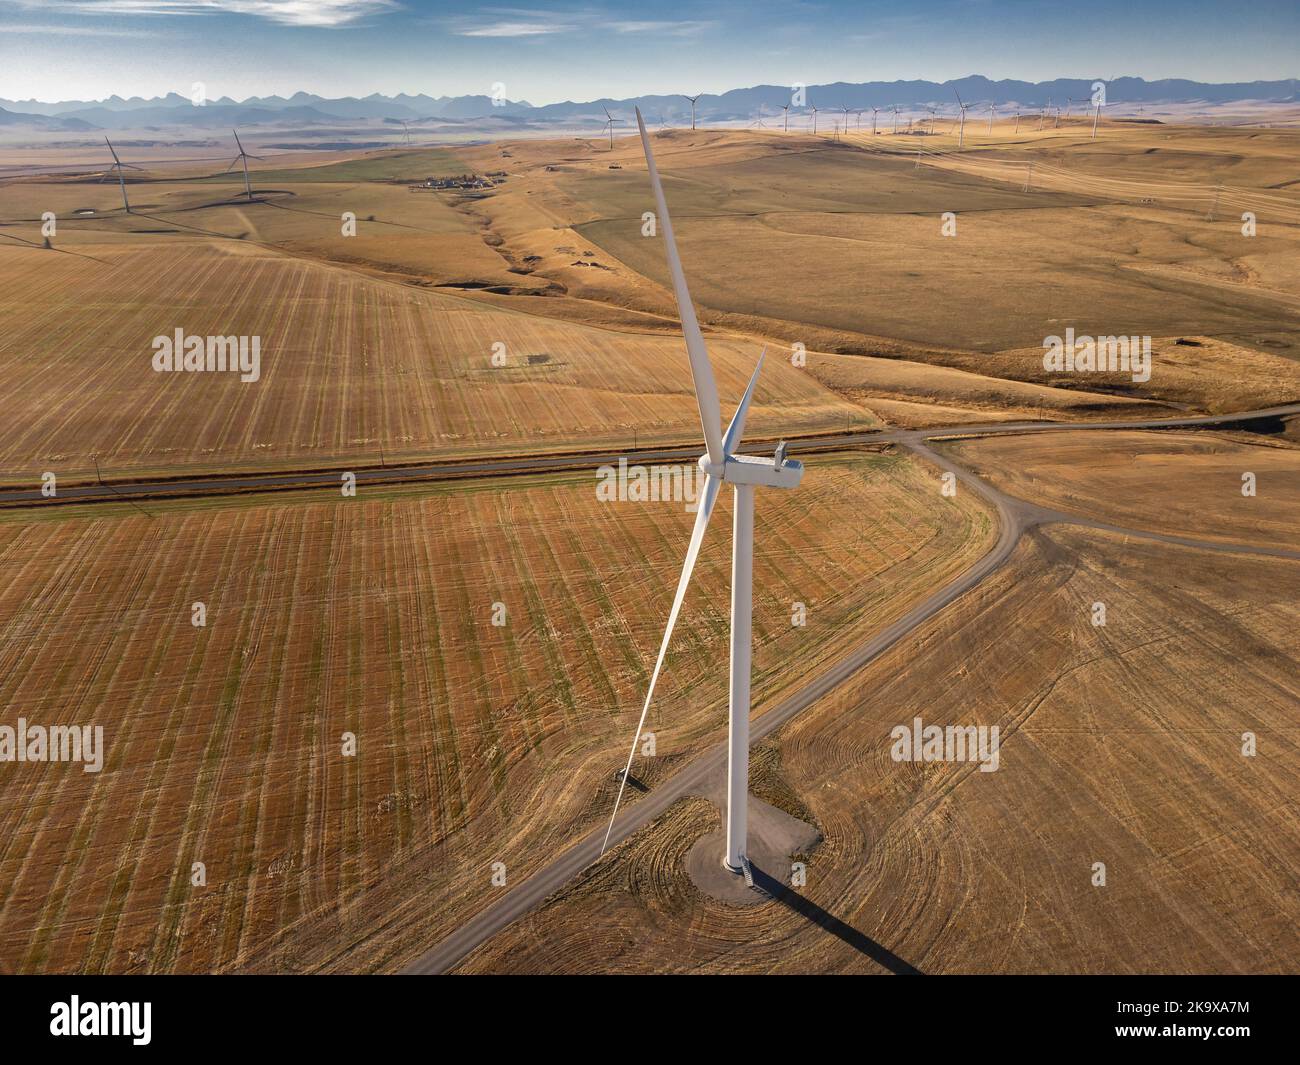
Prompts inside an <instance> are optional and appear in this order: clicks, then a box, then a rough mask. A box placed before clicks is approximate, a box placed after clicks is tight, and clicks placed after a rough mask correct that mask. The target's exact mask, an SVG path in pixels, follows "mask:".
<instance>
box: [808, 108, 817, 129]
mask: <svg viewBox="0 0 1300 1065" xmlns="http://www.w3.org/2000/svg"><path fill="white" fill-rule="evenodd" d="M808 106H809V107H810V108H811V109H812V113H813V133H814V134H815V133H816V132H817V105H816V104H809V105H808Z"/></svg>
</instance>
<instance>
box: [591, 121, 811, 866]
mask: <svg viewBox="0 0 1300 1065" xmlns="http://www.w3.org/2000/svg"><path fill="white" fill-rule="evenodd" d="M636 123H637V127H638V128H639V129H640V131H641V147H642V148H643V149H644V151H645V161H646V169H648V170H649V171H650V184H651V187H652V188H653V189H654V195H655V205H656V206H657V207H658V209H659V224H660V226H661V227H662V229H663V235H664V250H665V251H666V252H667V255H668V273H669V274H670V276H671V277H672V281H673V293H674V295H675V296H676V298H677V316H678V318H680V319H681V323H682V334H683V336H684V337H685V340H686V353H687V355H688V356H689V358H690V365H691V379H692V381H693V382H694V385H695V400H696V403H697V404H698V406H699V409H700V423H701V425H702V426H703V429H704V446H705V454H704V455H703V456H701V458H700V468H701V469H703V470H704V472H705V474H706V475H707V478H706V480H705V483H704V491H703V492H702V493H701V496H700V501H699V509H698V510H697V511H696V514H695V528H694V529H692V530H691V540H690V544H689V545H688V546H687V548H686V560H685V562H684V563H683V564H682V574H681V577H680V578H678V581H677V594H676V596H674V598H673V606H672V610H671V611H669V614H668V624H667V626H666V627H665V628H664V638H663V641H662V642H661V643H660V645H659V657H658V659H656V661H655V668H654V672H653V673H652V674H651V675H650V687H649V689H648V690H647V692H646V697H645V704H644V705H643V706H642V708H641V719H640V721H638V722H637V727H636V735H635V736H633V737H632V750H631V751H630V752H629V753H628V756H627V765H626V766H625V767H624V769H623V776H622V780H621V781H620V783H619V787H618V798H617V799H616V800H615V801H614V812H613V814H611V815H610V819H609V829H608V830H606V832H605V842H604V843H603V844H602V845H601V853H602V854H603V853H604V851H605V847H606V846H607V845H608V844H609V836H610V833H611V832H612V831H613V830H614V819H615V818H616V817H617V816H618V807H619V803H620V802H622V799H623V789H624V787H626V785H627V778H628V776H629V775H630V774H631V772H632V759H633V758H635V757H636V751H637V745H638V744H639V743H640V741H641V729H642V728H643V727H644V725H645V719H646V713H647V711H649V709H650V700H651V698H652V697H653V695H654V690H655V683H656V682H657V681H658V679H659V672H660V670H661V669H662V667H663V664H664V654H665V653H666V652H667V650H668V642H669V640H670V639H671V638H672V634H673V628H674V627H675V626H676V624H677V616H678V614H679V613H680V612H681V608H682V600H683V599H684V598H685V597H686V589H687V587H688V586H689V585H690V582H691V573H692V572H693V571H694V569H695V560H696V558H697V557H698V556H699V553H700V545H701V544H702V543H703V541H704V532H705V530H706V529H707V528H708V525H709V517H710V515H711V514H712V513H713V505H714V503H716V502H717V499H718V492H719V491H720V490H721V488H722V485H723V483H724V482H726V483H729V484H730V485H731V486H732V488H733V491H734V492H735V516H734V526H733V530H734V531H733V534H732V554H731V684H730V695H729V699H728V731H727V843H726V848H727V849H726V854H725V855H724V856H723V864H724V865H725V866H726V868H727V869H729V870H730V871H731V872H733V873H738V874H739V873H743V872H745V870H746V866H747V865H748V860H749V859H748V855H747V851H748V844H747V837H748V826H747V815H748V812H749V810H748V807H749V681H750V664H751V658H750V656H751V653H752V651H753V646H752V644H753V640H752V636H751V628H750V626H751V623H752V620H753V581H754V489H755V488H758V487H764V488H794V487H795V486H796V485H797V484H798V483H799V481H800V479H801V478H802V477H803V466H802V464H801V463H799V462H796V461H794V460H793V459H787V458H786V457H785V444H784V443H782V444H781V445H779V446H778V447H777V449H776V455H775V456H774V457H773V458H771V459H769V458H761V457H759V456H757V455H739V454H737V453H736V448H738V447H739V446H740V442H741V437H742V436H743V435H744V431H745V415H746V414H747V413H748V412H749V404H750V401H751V400H752V399H753V398H754V387H755V386H756V385H757V384H758V374H759V371H760V370H761V369H762V367H763V356H762V355H759V357H758V365H757V366H755V367H754V375H753V376H752V377H751V378H750V379H749V386H748V387H747V388H746V389H745V394H744V396H742V397H741V400H740V405H739V406H737V407H736V413H735V414H734V415H733V416H732V418H731V424H730V425H729V426H728V427H727V431H726V433H725V434H724V433H723V432H722V419H721V417H720V412H719V409H718V386H717V383H716V382H715V381H714V378H713V367H712V366H711V365H710V363H709V353H708V350H707V349H706V347H705V345H704V336H703V334H702V333H701V332H700V326H699V322H698V321H697V320H696V317H695V308H694V306H693V305H692V303H691V295H690V292H689V291H687V288H686V276H685V275H684V274H683V273H682V263H681V260H680V259H679V258H678V255H677V243H676V241H675V240H674V238H673V226H672V222H671V220H670V219H669V217H668V204H667V202H666V201H665V200H664V189H663V185H662V184H661V183H660V181H659V171H658V170H657V169H656V168H655V161H654V155H653V153H652V152H651V151H650V138H649V136H648V135H647V134H646V129H645V123H644V122H643V121H642V120H641V111H640V109H639V108H638V109H637V113H636Z"/></svg>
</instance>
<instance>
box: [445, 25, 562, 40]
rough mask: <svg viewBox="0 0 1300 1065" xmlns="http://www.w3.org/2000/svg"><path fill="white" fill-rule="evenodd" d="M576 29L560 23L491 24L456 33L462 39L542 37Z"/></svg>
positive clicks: (471, 27) (469, 27) (470, 27)
mask: <svg viewBox="0 0 1300 1065" xmlns="http://www.w3.org/2000/svg"><path fill="white" fill-rule="evenodd" d="M574 28H575V27H573V26H566V25H562V24H560V23H558V22H489V23H486V24H485V25H481V26H468V27H465V28H464V29H460V30H456V31H454V32H456V33H457V34H459V35H460V36H461V37H542V36H545V35H546V34H548V33H568V32H570V31H571V30H573V29H574Z"/></svg>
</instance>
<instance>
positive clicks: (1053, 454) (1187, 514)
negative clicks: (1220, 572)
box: [940, 431, 1300, 549]
mask: <svg viewBox="0 0 1300 1065" xmlns="http://www.w3.org/2000/svg"><path fill="white" fill-rule="evenodd" d="M940 446H941V448H942V449H943V450H945V451H948V452H949V453H951V454H952V455H953V457H954V458H956V459H957V460H958V461H959V462H961V463H963V464H964V465H966V466H968V467H970V468H971V469H973V470H975V471H977V472H978V473H979V474H980V475H981V476H983V477H985V478H986V479H988V480H989V481H990V482H991V483H993V484H994V485H996V486H997V487H998V488H1000V489H1002V490H1003V491H1005V492H1009V493H1010V494H1011V495H1014V496H1019V497H1020V498H1022V499H1031V500H1033V501H1034V502H1036V503H1040V504H1042V505H1043V506H1048V507H1055V508H1057V509H1059V510H1063V511H1065V512H1067V513H1070V514H1080V515H1084V516H1088V517H1092V518H1096V519H1097V520H1099V521H1104V522H1108V523H1110V524H1113V525H1122V526H1125V527H1128V528H1134V529H1146V530H1151V531H1153V532H1159V533H1172V534H1176V535H1182V536H1194V537H1198V538H1200V539H1205V540H1217V541H1222V542H1227V543H1233V542H1235V543H1247V544H1257V545H1259V546H1263V547H1269V546H1271V547H1282V548H1291V549H1294V548H1296V546H1297V541H1298V540H1300V538H1298V537H1297V535H1296V527H1297V524H1300V445H1297V444H1296V442H1295V441H1293V440H1289V439H1286V438H1285V437H1282V436H1278V435H1275V436H1266V435H1260V434H1252V433H1245V432H1240V433H1224V432H1192V433H1189V432H1174V431H1165V432H1159V433H1139V432H1108V433H1106V434H1105V435H1104V436H1103V437H1098V435H1097V434H1096V433H1092V434H1088V433H1081V432H1078V433H1076V432H1061V433H1051V434H1040V435H1037V436H1006V437H1001V436H999V437H985V438H982V439H971V440H963V441H960V442H954V441H949V442H943V443H942V444H941V445H940ZM1246 474H1254V478H1253V482H1252V481H1251V480H1250V479H1248V478H1246V477H1245V475H1246ZM1243 489H1247V490H1253V493H1254V494H1253V495H1245V494H1243Z"/></svg>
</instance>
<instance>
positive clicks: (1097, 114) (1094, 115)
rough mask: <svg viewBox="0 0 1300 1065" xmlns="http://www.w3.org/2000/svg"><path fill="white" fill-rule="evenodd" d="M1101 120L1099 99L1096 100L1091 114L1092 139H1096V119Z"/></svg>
mask: <svg viewBox="0 0 1300 1065" xmlns="http://www.w3.org/2000/svg"><path fill="white" fill-rule="evenodd" d="M1099 118H1101V97H1100V96H1098V97H1097V100H1096V109H1095V110H1094V111H1093V112H1092V139H1093V140H1096V139H1097V119H1099Z"/></svg>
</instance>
